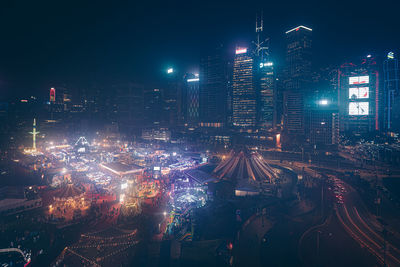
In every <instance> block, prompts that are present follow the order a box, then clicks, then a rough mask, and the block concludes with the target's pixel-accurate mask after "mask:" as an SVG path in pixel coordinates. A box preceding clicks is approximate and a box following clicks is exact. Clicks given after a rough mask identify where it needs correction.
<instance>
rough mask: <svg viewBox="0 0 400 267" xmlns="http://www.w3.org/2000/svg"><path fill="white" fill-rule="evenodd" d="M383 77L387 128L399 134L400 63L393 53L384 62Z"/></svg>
mask: <svg viewBox="0 0 400 267" xmlns="http://www.w3.org/2000/svg"><path fill="white" fill-rule="evenodd" d="M383 75H384V77H383V82H384V94H385V98H386V103H387V104H386V106H385V111H386V112H385V126H386V129H387V130H388V131H390V132H393V131H395V132H398V131H399V130H400V123H399V120H400V114H399V111H400V108H399V107H400V105H399V104H398V102H399V101H398V100H399V96H400V91H399V88H400V74H399V61H398V59H397V58H396V57H395V55H394V53H393V52H389V53H388V54H387V58H386V59H385V60H384V62H383Z"/></svg>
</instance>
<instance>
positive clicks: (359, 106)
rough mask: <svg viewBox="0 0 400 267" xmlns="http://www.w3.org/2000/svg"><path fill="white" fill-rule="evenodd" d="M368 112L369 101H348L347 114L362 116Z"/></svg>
mask: <svg viewBox="0 0 400 267" xmlns="http://www.w3.org/2000/svg"><path fill="white" fill-rule="evenodd" d="M368 114H369V103H368V102H350V103H349V115H354V116H363V115H368Z"/></svg>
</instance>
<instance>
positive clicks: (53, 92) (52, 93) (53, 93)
mask: <svg viewBox="0 0 400 267" xmlns="http://www.w3.org/2000/svg"><path fill="white" fill-rule="evenodd" d="M55 101H56V89H54V88H53V87H52V88H50V102H51V103H54V102H55Z"/></svg>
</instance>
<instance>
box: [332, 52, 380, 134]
mask: <svg viewBox="0 0 400 267" xmlns="http://www.w3.org/2000/svg"><path fill="white" fill-rule="evenodd" d="M379 90H380V88H379V72H378V68H377V64H376V61H375V59H374V58H373V57H371V56H370V55H368V56H367V57H366V58H364V59H362V61H361V63H360V64H358V65H356V64H354V63H346V64H343V65H342V66H341V68H340V69H339V99H338V101H339V116H340V131H341V132H348V133H351V134H362V133H367V132H372V131H375V130H379V129H380V121H379V118H380V117H379V115H380V114H379V105H380V91H379Z"/></svg>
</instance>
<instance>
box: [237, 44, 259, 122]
mask: <svg viewBox="0 0 400 267" xmlns="http://www.w3.org/2000/svg"><path fill="white" fill-rule="evenodd" d="M253 70H254V59H253V56H252V55H251V53H250V51H248V49H247V48H242V47H238V48H237V49H236V53H235V60H234V63H233V78H232V98H233V106H232V109H233V116H232V122H233V126H235V127H254V126H256V91H255V84H254V71H253Z"/></svg>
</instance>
